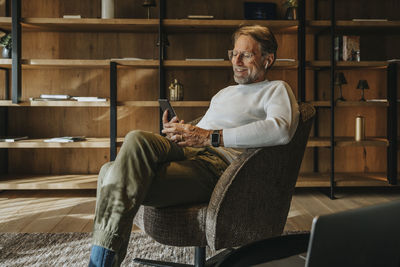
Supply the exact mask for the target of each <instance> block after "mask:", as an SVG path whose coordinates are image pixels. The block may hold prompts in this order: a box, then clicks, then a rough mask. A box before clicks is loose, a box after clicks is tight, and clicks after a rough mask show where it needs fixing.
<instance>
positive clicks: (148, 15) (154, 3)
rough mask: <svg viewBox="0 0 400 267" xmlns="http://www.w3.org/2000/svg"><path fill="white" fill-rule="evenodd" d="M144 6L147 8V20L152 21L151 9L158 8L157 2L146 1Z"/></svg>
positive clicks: (152, 0) (153, 0)
mask: <svg viewBox="0 0 400 267" xmlns="http://www.w3.org/2000/svg"><path fill="white" fill-rule="evenodd" d="M142 6H144V7H146V8H147V19H150V17H151V16H150V8H152V7H155V6H156V1H155V0H144V2H143V4H142Z"/></svg>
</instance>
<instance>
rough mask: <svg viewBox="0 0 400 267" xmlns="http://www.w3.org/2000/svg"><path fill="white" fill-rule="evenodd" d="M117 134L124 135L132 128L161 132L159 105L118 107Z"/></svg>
mask: <svg viewBox="0 0 400 267" xmlns="http://www.w3.org/2000/svg"><path fill="white" fill-rule="evenodd" d="M117 118H118V123H117V135H118V136H119V137H124V136H125V135H126V134H127V133H128V132H130V131H132V130H143V131H149V132H153V133H159V121H160V120H159V118H160V116H159V108H158V107H154V108H151V107H118V108H117Z"/></svg>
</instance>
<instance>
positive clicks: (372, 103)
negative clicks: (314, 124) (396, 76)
mask: <svg viewBox="0 0 400 267" xmlns="http://www.w3.org/2000/svg"><path fill="white" fill-rule="evenodd" d="M308 103H310V104H312V105H313V106H315V107H331V101H329V100H322V101H309V102H308ZM335 106H336V107H388V106H389V102H388V101H387V100H386V99H382V100H380V101H372V100H371V101H369V100H367V101H365V102H364V101H353V100H348V101H341V100H338V101H336V105H335Z"/></svg>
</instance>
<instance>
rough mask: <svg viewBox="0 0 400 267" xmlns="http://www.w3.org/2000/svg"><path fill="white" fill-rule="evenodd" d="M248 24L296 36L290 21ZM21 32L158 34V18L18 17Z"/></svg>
mask: <svg viewBox="0 0 400 267" xmlns="http://www.w3.org/2000/svg"><path fill="white" fill-rule="evenodd" d="M1 19H2V20H0V26H2V27H3V28H5V29H8V30H11V18H5V17H3V18H1ZM244 23H249V21H246V20H217V19H211V20H199V19H165V20H163V25H164V26H165V27H166V30H167V31H169V32H189V31H193V30H199V31H202V32H204V31H211V32H218V31H232V30H234V29H236V28H237V27H238V26H239V25H241V24H244ZM251 23H256V24H259V25H264V26H267V27H269V28H271V29H272V30H273V31H274V32H285V33H296V32H297V28H298V21H294V20H252V21H251ZM21 25H22V29H23V30H24V31H57V32H71V31H75V32H153V33H156V32H158V19H118V18H116V19H99V18H81V19H64V18H22V21H21Z"/></svg>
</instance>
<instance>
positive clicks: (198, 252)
mask: <svg viewBox="0 0 400 267" xmlns="http://www.w3.org/2000/svg"><path fill="white" fill-rule="evenodd" d="M133 261H134V262H137V263H140V264H143V265H148V266H156V267H189V266H190V267H193V266H194V267H205V266H206V264H205V262H206V248H205V247H196V248H195V251H194V265H190V264H183V263H174V262H166V261H155V260H146V259H139V258H135V259H133ZM207 266H208V265H207Z"/></svg>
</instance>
